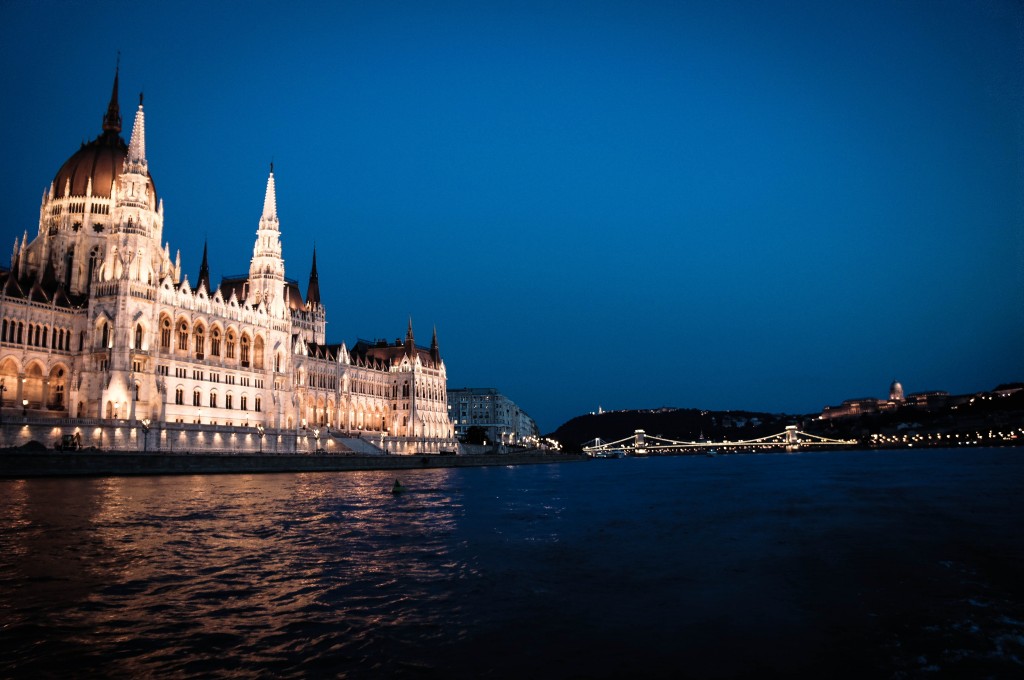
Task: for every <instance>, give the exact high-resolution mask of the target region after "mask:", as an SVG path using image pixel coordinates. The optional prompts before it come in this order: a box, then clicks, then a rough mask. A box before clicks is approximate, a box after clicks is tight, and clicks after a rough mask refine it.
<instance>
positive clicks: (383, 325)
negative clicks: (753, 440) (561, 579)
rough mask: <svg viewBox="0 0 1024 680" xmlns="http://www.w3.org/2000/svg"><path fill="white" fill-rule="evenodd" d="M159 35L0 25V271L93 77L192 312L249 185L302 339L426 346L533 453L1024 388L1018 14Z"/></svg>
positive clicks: (481, 14) (467, 8)
mask: <svg viewBox="0 0 1024 680" xmlns="http://www.w3.org/2000/svg"><path fill="white" fill-rule="evenodd" d="M153 4H154V6H152V7H150V6H142V3H100V4H97V3H84V2H82V3H79V2H31V3H18V2H4V3H2V4H0V59H2V63H3V69H2V71H0V85H2V88H3V91H4V92H5V93H6V96H5V102H6V105H5V106H3V107H2V108H0V125H2V128H3V129H4V130H5V131H6V133H7V134H6V144H5V146H6V148H7V152H6V154H5V157H6V163H4V164H3V167H2V169H0V173H2V175H0V179H2V183H3V186H4V188H5V190H4V191H3V192H0V239H2V240H0V243H6V244H11V243H13V241H14V238H15V236H18V235H20V234H21V233H22V232H23V231H24V230H26V229H28V230H29V232H30V233H33V232H34V230H35V228H36V225H37V222H38V201H39V198H40V196H41V195H42V192H43V190H44V189H45V188H46V187H47V186H48V184H49V182H50V180H51V179H52V177H53V175H54V174H55V173H56V171H57V169H58V168H59V167H60V165H61V163H62V162H63V161H64V160H65V159H66V158H67V157H68V156H69V155H70V154H71V153H73V152H74V151H75V150H76V149H77V147H78V144H79V143H80V142H81V141H83V140H88V139H91V138H93V137H95V136H96V135H97V134H98V133H99V132H100V123H101V119H102V115H103V113H104V111H105V108H106V102H107V99H108V97H109V93H110V84H111V80H112V77H113V70H114V64H115V61H116V55H117V51H118V50H120V51H121V106H122V113H123V115H124V119H125V127H126V128H129V127H130V124H131V117H132V111H133V109H134V102H135V101H136V94H135V93H137V92H138V91H139V90H144V91H145V93H146V100H145V101H146V118H147V120H146V123H147V152H148V156H149V161H150V170H151V172H152V173H153V176H154V178H155V181H156V184H157V188H158V191H159V194H160V196H161V197H162V198H163V199H164V201H165V207H166V222H165V227H164V238H165V240H167V241H169V242H170V244H171V248H172V252H173V251H174V250H175V249H181V251H182V264H183V268H184V269H185V270H186V272H188V273H189V278H190V280H194V279H195V275H196V273H197V272H198V268H199V259H200V256H201V254H202V247H203V240H204V239H208V240H209V248H210V264H211V269H212V275H213V278H214V279H215V280H219V278H220V276H221V275H225V274H235V273H240V272H244V271H246V270H247V269H248V258H249V257H250V255H251V250H252V243H253V240H254V238H255V230H256V225H257V221H258V218H259V213H260V210H261V207H262V198H263V191H264V187H265V183H266V173H267V169H268V165H269V163H270V161H271V159H273V161H274V164H275V170H276V173H275V174H276V178H277V187H278V209H279V214H280V217H281V227H282V233H283V243H284V255H285V260H286V270H287V274H288V276H290V277H292V278H296V279H298V280H299V281H300V282H301V283H302V286H303V288H304V287H305V282H306V280H307V278H308V275H309V266H310V257H311V252H312V247H313V243H314V241H315V243H316V247H317V251H318V259H319V264H320V274H321V276H320V280H321V284H320V285H321V291H322V293H323V298H324V302H325V305H326V306H327V310H328V320H329V325H328V336H329V340H331V341H342V340H344V341H347V342H349V343H351V342H353V341H354V340H355V339H356V338H358V337H364V338H375V337H387V338H391V339H393V338H395V337H398V336H401V335H403V334H404V330H405V325H406V320H407V317H408V316H409V315H411V316H412V318H413V321H414V325H415V329H416V333H417V338H418V339H419V340H420V341H421V342H424V343H426V342H428V341H429V339H430V332H431V328H432V326H433V325H434V324H436V325H437V329H438V336H439V340H440V343H441V350H442V354H443V356H444V358H445V360H446V363H447V366H448V371H449V385H450V386H452V387H461V386H493V387H497V388H499V389H500V390H502V391H503V392H505V393H506V394H508V395H509V396H510V397H511V398H513V399H515V400H516V401H517V402H518V403H519V404H520V405H521V406H522V407H523V408H525V409H526V410H527V411H528V412H529V413H530V414H531V415H533V416H534V417H535V418H536V419H537V420H538V422H539V424H540V425H541V428H542V429H543V430H545V431H548V430H551V429H554V428H555V427H557V425H559V424H560V423H561V422H563V421H564V420H567V419H568V418H571V417H573V416H575V415H578V414H580V413H583V412H587V411H592V410H595V409H596V408H597V407H598V405H601V406H603V407H604V408H606V409H615V408H647V407H658V406H663V405H668V406H680V407H699V408H708V409H725V408H741V409H751V410H766V411H787V412H811V411H816V410H819V409H820V408H821V407H822V406H823V405H824V404H829V403H833V404H834V403H838V402H839V401H841V400H843V399H845V398H849V397H860V396H884V395H885V391H886V388H887V386H888V383H889V381H891V380H892V379H893V378H898V379H900V380H901V381H902V382H903V384H904V386H905V387H906V389H907V390H908V392H914V391H922V390H932V389H946V390H949V391H952V392H969V391H975V390H982V389H988V388H991V387H993V386H995V384H996V383H998V382H1003V381H1011V380H1024V359H1022V358H1021V347H1022V346H1024V173H1022V163H1024V38H1022V36H1024V9H1022V7H1021V5H1020V3H1018V2H1013V1H1010V0H1007V1H997V0H985V1H981V2H948V1H942V0H939V1H935V0H927V1H920V2H914V1H903V2H891V1H888V0H887V1H884V2H883V1H879V2H873V1H871V0H868V1H866V2H860V1H858V2H849V3H845V4H842V5H840V4H839V3H822V2H810V1H808V2H741V1H728V0H725V1H720V2H695V3H688V2H676V3H643V2H640V3H635V2H585V3H561V2H560V3H530V2H510V3H493V2H484V3H480V2H467V3H451V2H436V3H432V2H414V3H396V2H379V3H322V4H319V3H312V4H310V3H301V2H300V3H290V4H288V6H287V7H286V6H285V3H280V2H277V3H258V2H257V3H241V2H237V3H230V2H228V3H212V4H213V5H214V6H212V7H208V6H206V5H205V4H201V3H181V2H171V3H160V4H159V5H157V4H156V3H153ZM126 133H127V130H126ZM8 247H9V245H8ZM4 264H5V265H6V264H7V256H6V255H5V256H4Z"/></svg>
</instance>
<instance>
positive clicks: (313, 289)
mask: <svg viewBox="0 0 1024 680" xmlns="http://www.w3.org/2000/svg"><path fill="white" fill-rule="evenodd" d="M314 304H316V305H319V304H320V277H319V276H317V273H316V246H315V245H314V246H313V269H312V270H311V271H310V272H309V286H308V287H307V288H306V305H307V306H311V305H314Z"/></svg>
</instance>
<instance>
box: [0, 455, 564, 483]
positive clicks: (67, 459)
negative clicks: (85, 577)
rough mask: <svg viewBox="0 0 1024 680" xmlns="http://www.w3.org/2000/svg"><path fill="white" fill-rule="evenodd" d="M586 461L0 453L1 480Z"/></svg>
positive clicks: (560, 458)
mask: <svg viewBox="0 0 1024 680" xmlns="http://www.w3.org/2000/svg"><path fill="white" fill-rule="evenodd" d="M581 460H584V458H583V457H582V456H577V455H564V454H549V453H542V452H537V451H532V452H520V453H508V454H500V455H437V454H418V455H411V456H408V455H376V456H366V455H355V454H347V455H337V454H334V455H331V454H281V455H273V454H267V455H262V456H261V455H252V454H234V455H232V454H210V453H195V454H188V453H178V454H167V453H147V454H143V453H105V452H93V451H88V452H60V451H26V450H22V449H7V450H4V451H0V477H19V478H20V477H41V476H86V475H94V476H106V475H167V474H216V473H254V472H320V471H322V472H327V471H345V470H410V469H425V468H439V467H474V466H481V465H525V464H533V463H562V462H575V461H581Z"/></svg>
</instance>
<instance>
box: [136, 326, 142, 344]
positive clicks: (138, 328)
mask: <svg viewBox="0 0 1024 680" xmlns="http://www.w3.org/2000/svg"><path fill="white" fill-rule="evenodd" d="M135 349H142V324H141V323H140V324H136V325H135Z"/></svg>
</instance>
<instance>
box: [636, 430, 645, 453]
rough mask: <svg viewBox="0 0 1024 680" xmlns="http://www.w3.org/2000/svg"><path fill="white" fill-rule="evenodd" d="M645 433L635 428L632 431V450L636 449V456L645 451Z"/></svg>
mask: <svg viewBox="0 0 1024 680" xmlns="http://www.w3.org/2000/svg"><path fill="white" fill-rule="evenodd" d="M645 435H646V433H645V432H644V431H643V430H636V431H635V432H633V450H634V451H636V454H637V455H638V456H642V455H644V454H645V453H647V443H646V440H645V439H644V437H645Z"/></svg>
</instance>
